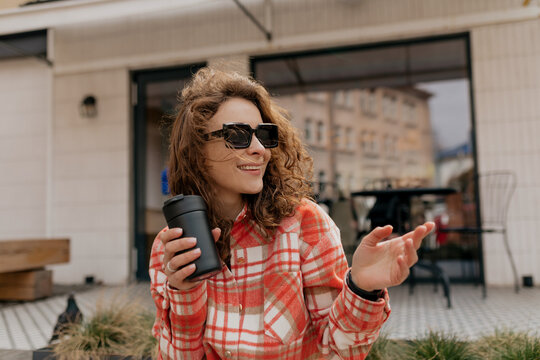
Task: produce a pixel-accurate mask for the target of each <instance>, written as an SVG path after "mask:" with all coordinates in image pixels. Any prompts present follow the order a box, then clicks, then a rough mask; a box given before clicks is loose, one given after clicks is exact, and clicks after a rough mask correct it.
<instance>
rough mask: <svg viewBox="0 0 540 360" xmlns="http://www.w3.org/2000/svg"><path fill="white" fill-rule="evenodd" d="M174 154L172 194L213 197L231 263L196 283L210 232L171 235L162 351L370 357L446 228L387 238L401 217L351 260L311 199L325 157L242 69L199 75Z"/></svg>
mask: <svg viewBox="0 0 540 360" xmlns="http://www.w3.org/2000/svg"><path fill="white" fill-rule="evenodd" d="M170 150H171V151H170V161H169V167H168V168H169V186H170V190H171V193H172V194H173V195H175V194H180V193H183V194H197V195H201V196H202V197H203V198H204V200H205V201H206V203H207V204H208V209H209V211H208V214H209V219H210V222H211V224H212V227H213V228H214V230H213V231H212V233H213V236H214V238H215V240H216V242H217V246H218V250H219V253H220V256H221V258H222V260H223V264H224V266H223V269H222V271H221V272H220V273H218V274H217V275H215V276H214V277H212V278H210V279H207V280H202V281H199V282H189V281H186V277H187V276H189V275H190V274H191V273H193V271H195V266H194V265H188V266H186V265H187V264H189V263H190V262H192V261H193V260H194V259H196V258H198V257H199V256H200V253H199V251H198V249H196V248H194V247H195V244H196V239H194V238H189V237H182V229H167V228H165V229H164V230H163V231H161V232H160V233H159V234H158V236H157V237H156V239H155V241H154V244H153V248H152V256H151V260H150V277H151V281H152V283H151V291H152V296H153V298H154V300H155V303H156V306H157V317H156V322H155V324H154V327H153V334H154V336H156V337H157V339H158V341H159V347H160V355H161V357H162V358H166V359H169V358H170V359H201V358H204V357H206V358H207V359H233V358H234V359H250V358H252V359H255V358H256V359H259V358H267V359H302V360H304V359H326V358H342V359H363V358H365V356H366V355H367V353H368V351H369V349H370V347H371V344H373V342H374V341H375V340H376V338H377V336H378V333H379V329H380V328H381V326H382V324H383V323H384V321H385V320H386V319H387V317H388V315H389V314H390V307H389V304H388V293H387V291H386V288H387V287H389V286H394V285H398V284H400V283H401V282H402V281H403V280H404V279H405V278H406V277H407V275H408V273H409V267H410V266H412V265H413V264H414V263H415V262H416V261H417V256H416V249H418V247H419V246H420V242H421V241H422V238H423V237H425V236H426V235H427V234H428V233H429V232H430V231H431V230H432V229H433V226H434V225H433V223H426V224H424V225H422V226H419V227H418V228H416V229H415V231H414V232H411V233H409V234H407V235H404V236H402V237H397V238H393V239H391V240H388V241H384V242H381V240H383V239H385V238H386V237H388V236H389V235H390V234H391V233H392V228H391V226H386V227H381V228H377V229H375V230H374V231H372V232H371V233H370V234H369V235H367V236H366V237H365V238H364V239H363V240H362V243H361V244H360V245H359V247H358V249H357V250H356V251H355V254H354V256H353V260H352V266H351V268H350V269H349V268H348V266H347V262H346V259H345V255H344V253H343V248H342V246H341V241H340V236H339V230H338V229H337V227H336V226H335V224H334V223H333V222H332V220H331V219H330V218H329V217H328V216H327V215H326V213H325V212H324V211H322V210H321V208H320V207H319V206H317V205H316V204H315V203H313V202H312V201H310V200H309V196H310V187H309V182H308V180H307V179H306V178H305V176H304V174H306V173H308V174H309V173H311V166H312V163H311V160H310V158H309V156H308V155H307V153H306V151H305V150H304V148H303V147H302V144H301V142H300V140H299V138H298V136H297V135H296V133H295V130H294V128H293V127H292V126H291V124H290V121H289V120H288V119H287V117H286V115H285V112H284V111H283V110H282V109H280V108H279V107H278V106H277V105H276V104H275V103H274V102H272V100H271V99H270V96H269V95H268V93H267V92H266V90H265V89H264V88H263V87H262V86H261V85H259V84H257V83H256V82H255V81H253V80H251V79H248V78H246V77H243V76H240V75H237V74H228V73H223V72H220V71H217V70H212V69H209V68H205V69H201V70H199V71H198V72H197V73H196V74H195V75H194V77H193V79H192V81H191V82H190V84H188V85H187V86H186V88H185V89H184V90H183V91H182V95H181V106H180V109H179V113H178V116H177V118H176V120H175V122H174V125H173V128H172V134H171V148H170ZM189 249H191V250H189ZM181 250H189V251H186V252H183V253H182V254H180V255H175V254H176V253H177V252H179V251H181Z"/></svg>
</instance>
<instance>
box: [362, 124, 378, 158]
mask: <svg viewBox="0 0 540 360" xmlns="http://www.w3.org/2000/svg"><path fill="white" fill-rule="evenodd" d="M361 142H362V151H363V152H364V154H365V155H369V156H377V152H378V151H379V144H378V142H377V134H376V133H375V131H367V130H364V131H363V132H362V140H361Z"/></svg>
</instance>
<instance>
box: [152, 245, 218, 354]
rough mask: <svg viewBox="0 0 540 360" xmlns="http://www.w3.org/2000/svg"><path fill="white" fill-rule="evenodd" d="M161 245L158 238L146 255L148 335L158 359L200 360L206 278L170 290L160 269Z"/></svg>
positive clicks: (204, 315)
mask: <svg viewBox="0 0 540 360" xmlns="http://www.w3.org/2000/svg"><path fill="white" fill-rule="evenodd" d="M163 254H164V247H163V244H162V243H161V241H160V239H159V237H156V238H155V240H154V243H153V245H152V253H151V255H150V269H149V273H150V292H151V294H152V298H153V299H154V303H155V304H156V320H155V322H154V326H153V327H152V335H153V336H154V337H155V338H156V339H157V340H158V346H159V359H202V358H203V357H204V348H203V334H204V329H205V325H206V323H205V322H206V312H207V295H206V281H201V282H200V284H198V285H197V286H196V287H195V288H193V289H190V290H187V291H184V290H177V289H173V288H171V287H170V286H169V284H168V282H167V276H166V275H165V273H164V272H163V270H162V267H163Z"/></svg>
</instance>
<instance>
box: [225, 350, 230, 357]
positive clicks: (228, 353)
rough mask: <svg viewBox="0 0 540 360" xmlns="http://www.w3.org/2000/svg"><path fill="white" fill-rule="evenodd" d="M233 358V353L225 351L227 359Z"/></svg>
mask: <svg viewBox="0 0 540 360" xmlns="http://www.w3.org/2000/svg"><path fill="white" fill-rule="evenodd" d="M231 356H232V353H231V352H230V351H229V350H227V351H225V357H228V358H230V357H231Z"/></svg>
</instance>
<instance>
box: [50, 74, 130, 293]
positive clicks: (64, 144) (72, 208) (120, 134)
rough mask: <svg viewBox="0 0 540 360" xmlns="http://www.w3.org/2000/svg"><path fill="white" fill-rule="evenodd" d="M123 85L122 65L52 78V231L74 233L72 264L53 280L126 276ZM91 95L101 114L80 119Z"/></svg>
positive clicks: (111, 279)
mask: <svg viewBox="0 0 540 360" xmlns="http://www.w3.org/2000/svg"><path fill="white" fill-rule="evenodd" d="M128 89H129V80H128V73H127V71H125V70H109V71H99V72H92V73H82V74H76V75H58V76H55V78H54V131H53V141H54V146H53V166H52V169H53V171H52V173H53V174H52V181H53V191H52V206H51V207H52V214H53V218H52V232H53V234H54V235H55V236H68V237H70V238H71V262H70V263H69V264H68V265H59V266H57V267H56V269H55V270H56V271H55V274H54V276H55V281H56V282H82V281H83V280H84V276H86V275H94V276H95V277H96V279H97V280H104V281H105V282H108V283H123V282H126V281H127V280H128V279H129V275H130V274H129V271H130V270H129V269H130V265H129V259H130V256H129V229H130V225H129V191H130V190H129V189H130V177H129V171H130V164H131V162H130V150H131V142H130V137H129V134H130V126H129V123H130V122H129V114H130V111H129V103H128V100H129V96H128ZM90 94H91V95H93V96H95V97H96V99H97V107H98V115H97V117H95V118H82V117H81V116H80V114H79V108H78V105H79V103H80V101H81V100H82V99H83V97H84V96H86V95H90Z"/></svg>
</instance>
